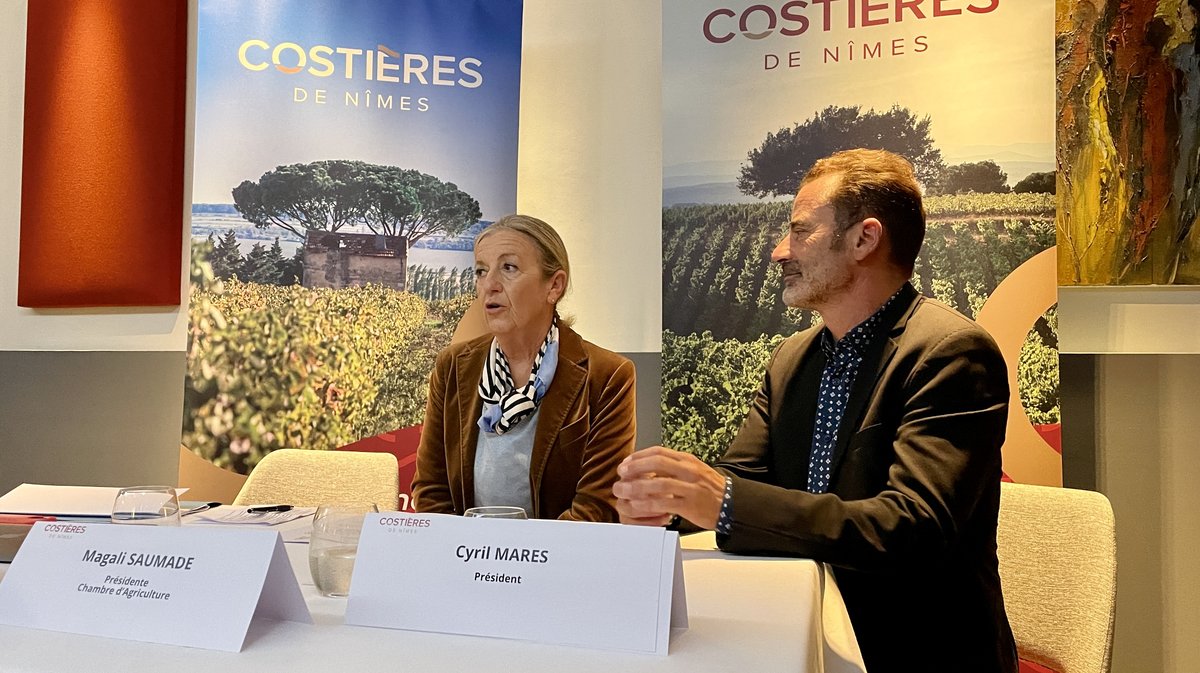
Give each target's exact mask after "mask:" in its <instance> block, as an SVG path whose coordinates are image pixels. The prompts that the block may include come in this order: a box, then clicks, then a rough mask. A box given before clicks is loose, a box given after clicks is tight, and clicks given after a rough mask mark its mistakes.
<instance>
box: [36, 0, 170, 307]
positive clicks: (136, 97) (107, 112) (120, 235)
mask: <svg viewBox="0 0 1200 673" xmlns="http://www.w3.org/2000/svg"><path fill="white" fill-rule="evenodd" d="M26 36H27V45H26V52H25V126H24V156H23V160H22V164H23V173H22V183H21V242H20V262H19V275H18V284H17V303H18V304H20V305H21V306H30V307H72V306H172V305H178V304H179V297H180V268H181V265H180V262H181V259H180V254H181V250H182V247H183V228H184V218H183V213H184V198H183V191H184V190H183V173H184V171H183V168H184V166H183V161H184V118H185V114H186V102H187V101H186V97H187V37H188V35H187V2H186V0H55V1H54V2H31V3H29V20H28V28H27V31H26Z"/></svg>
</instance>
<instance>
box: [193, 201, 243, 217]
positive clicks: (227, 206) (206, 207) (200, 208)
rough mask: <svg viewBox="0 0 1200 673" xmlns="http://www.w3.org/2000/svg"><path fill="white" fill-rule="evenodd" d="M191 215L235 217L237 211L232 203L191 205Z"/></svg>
mask: <svg viewBox="0 0 1200 673" xmlns="http://www.w3.org/2000/svg"><path fill="white" fill-rule="evenodd" d="M192 212H193V213H204V214H206V215H207V214H221V215H237V214H238V210H237V208H236V207H234V205H233V204H232V203H193V204H192Z"/></svg>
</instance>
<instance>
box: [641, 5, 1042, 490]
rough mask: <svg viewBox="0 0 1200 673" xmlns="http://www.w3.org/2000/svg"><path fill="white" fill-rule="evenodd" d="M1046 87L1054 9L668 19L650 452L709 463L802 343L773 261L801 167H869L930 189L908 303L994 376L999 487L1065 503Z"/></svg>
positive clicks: (825, 10) (743, 13) (670, 10)
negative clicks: (999, 428)
mask: <svg viewBox="0 0 1200 673" xmlns="http://www.w3.org/2000/svg"><path fill="white" fill-rule="evenodd" d="M1006 36H1021V37H1020V39H1008V38H1007V37H1006ZM1054 77H1055V71H1054V3H1053V2H1051V0H1037V1H1035V2H1025V3H1014V2H1003V1H1001V0H961V1H956V2H937V3H935V2H899V1H898V0H890V1H885V2H878V3H849V4H835V3H808V4H807V5H805V4H804V3H795V2H787V3H783V2H779V3H756V2H750V1H745V2H730V1H722V0H665V1H664V3H663V127H662V128H663V213H662V235H663V250H662V256H663V302H662V303H663V337H662V358H663V381H662V395H663V443H664V444H666V445H668V446H672V447H675V448H679V449H682V450H686V451H689V452H691V453H694V454H696V455H697V456H699V457H701V458H702V459H704V460H707V461H712V460H715V459H716V458H717V457H718V456H720V454H721V453H722V452H723V451H724V450H725V448H726V447H727V446H728V444H729V442H730V441H731V440H732V439H733V436H734V435H735V434H736V432H737V430H738V428H739V427H740V424H741V421H742V418H743V417H744V416H745V413H746V410H747V408H748V406H749V401H750V398H751V396H752V395H753V393H754V391H755V390H756V389H757V387H758V385H759V383H760V382H761V380H762V375H763V372H764V370H765V367H766V362H767V358H768V357H769V355H770V353H771V352H772V350H773V349H774V347H775V346H776V345H777V344H778V343H779V342H780V341H781V340H782V339H784V338H786V337H787V336H789V335H791V334H794V333H796V332H798V331H800V330H803V329H805V328H808V327H810V326H812V325H814V324H819V317H817V316H815V315H814V314H812V313H811V312H807V311H797V310H795V309H788V308H786V307H785V306H784V305H783V303H782V300H781V298H780V290H781V288H780V278H779V270H778V269H777V268H775V265H772V264H771V262H770V252H771V250H772V248H773V247H774V246H775V244H776V243H777V242H778V240H779V237H780V236H781V235H782V232H783V229H784V225H785V223H786V222H787V221H788V217H789V213H790V208H791V199H792V197H793V196H794V195H795V192H796V189H797V187H798V184H799V180H800V178H801V177H802V176H803V174H804V173H805V172H806V171H807V170H808V168H809V167H811V165H812V163H813V161H815V160H816V159H818V158H820V157H822V156H826V155H828V154H831V153H833V152H835V151H838V150H842V149H851V148H855V147H869V148H880V149H888V150H891V151H893V152H896V153H898V154H901V155H903V156H905V157H906V158H908V159H909V160H910V161H911V162H912V163H913V165H914V168H915V169H916V172H917V177H918V179H919V180H920V181H921V183H922V185H923V187H924V189H925V194H926V200H925V206H926V210H927V212H928V230H927V233H926V237H925V242H924V246H923V247H922V250H921V254H920V256H919V257H918V259H917V264H916V272H915V275H914V278H913V284H914V285H915V286H916V287H917V289H918V290H919V291H920V292H921V293H922V294H924V295H927V296H930V297H934V298H936V299H939V300H941V301H943V302H945V303H947V304H949V305H950V306H952V307H954V308H955V309H957V310H958V311H960V312H961V313H963V314H965V315H967V316H969V317H972V318H974V319H976V320H977V321H979V322H980V324H982V325H983V326H984V327H985V328H986V329H987V330H988V331H989V332H990V333H991V334H992V335H993V336H994V337H995V338H996V340H997V343H998V344H999V345H1000V347H1001V350H1002V351H1003V353H1004V357H1005V360H1006V361H1007V363H1008V366H1009V379H1010V385H1011V388H1012V391H1013V397H1012V400H1011V403H1010V405H1009V409H1010V411H1009V414H1010V416H1009V423H1008V429H1007V439H1006V443H1005V446H1004V471H1005V475H1006V478H1010V479H1012V480H1014V481H1019V482H1024V483H1037V484H1049V485H1061V483H1062V461H1061V439H1060V438H1061V432H1060V429H1061V420H1060V418H1059V403H1058V338H1057V319H1056V307H1057V304H1056V302H1057V299H1056V284H1055V264H1054V250H1053V246H1054V243H1055V230H1054V213H1055V211H1054V194H1053V192H1054V169H1055V145H1054V142H1055V138H1054V128H1055V113H1054V106H1055V99H1054V82H1055V80H1054ZM700 102H702V104H701V103H700Z"/></svg>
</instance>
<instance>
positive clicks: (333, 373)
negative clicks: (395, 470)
mask: <svg viewBox="0 0 1200 673" xmlns="http://www.w3.org/2000/svg"><path fill="white" fill-rule="evenodd" d="M198 14H199V18H198V22H199V25H198V49H197V83H196V101H197V103H196V125H195V126H196V138H195V170H194V183H193V204H192V274H191V277H192V288H191V301H190V304H189V323H190V331H189V340H188V352H187V379H186V382H185V408H184V418H183V444H184V445H185V446H186V447H188V448H189V449H190V450H191V451H193V452H194V453H196V454H198V455H200V456H201V457H203V458H205V459H208V460H210V461H212V462H213V463H215V464H216V465H217V466H219V467H222V468H226V469H228V470H232V471H234V472H238V473H241V474H246V473H248V472H249V471H250V470H251V469H253V467H254V466H255V465H256V464H257V463H258V461H259V460H261V459H262V457H263V456H265V455H266V454H268V453H270V452H271V451H274V450H275V449H279V448H303V449H338V448H348V449H351V450H376V451H388V452H391V453H393V454H395V455H397V457H398V459H399V461H400V465H401V476H400V478H401V482H402V485H403V490H405V491H406V490H407V487H408V486H407V485H408V481H409V479H410V478H411V474H412V465H413V453H414V451H415V448H416V439H417V438H418V437H419V430H420V429H419V427H418V426H419V424H420V423H421V420H422V415H423V411H424V408H425V398H426V394H427V386H428V384H427V380H428V376H429V372H430V371H431V370H432V368H433V359H434V356H435V355H436V354H437V352H438V351H439V350H440V349H442V348H443V347H445V346H446V345H447V344H449V342H450V337H451V335H452V333H453V331H454V328H455V326H456V325H457V324H458V322H459V319H460V318H461V316H462V315H463V313H464V311H465V310H466V308H467V306H468V304H469V303H470V300H471V298H472V297H473V293H474V285H473V275H472V267H473V264H474V258H473V256H472V252H471V249H472V240H473V238H474V236H475V234H476V233H478V232H479V231H480V230H482V228H483V227H485V226H487V225H488V224H489V223H490V222H492V221H494V220H496V219H498V218H499V217H501V216H503V215H505V214H508V213H510V212H512V211H513V210H514V209H515V208H516V168H517V166H516V163H517V123H518V102H519V100H518V97H519V89H520V86H519V85H520V68H521V19H522V2H521V0H414V1H408V2H393V1H391V0H347V1H342V2H337V3H310V2H305V1H302V0H250V1H247V0H238V1H237V2H233V1H231V0H200V3H199V11H198ZM406 470H407V472H406ZM407 504H408V503H407V498H406V497H404V496H402V502H401V506H402V507H403V506H406V505H407Z"/></svg>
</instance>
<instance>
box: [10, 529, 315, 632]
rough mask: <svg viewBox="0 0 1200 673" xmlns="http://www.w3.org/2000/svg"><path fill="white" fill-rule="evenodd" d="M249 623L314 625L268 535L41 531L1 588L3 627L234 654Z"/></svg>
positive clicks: (275, 537) (279, 546)
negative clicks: (256, 620) (262, 619)
mask: <svg viewBox="0 0 1200 673" xmlns="http://www.w3.org/2000/svg"><path fill="white" fill-rule="evenodd" d="M260 599H261V600H260ZM254 617H265V618H268V619H277V620H288V621H297V622H305V623H312V617H311V616H310V615H309V613H308V607H307V606H306V605H305V604H304V597H303V595H301V593H300V586H299V584H297V583H296V576H295V575H294V574H293V573H292V569H291V565H290V564H289V563H288V559H287V552H286V551H284V548H283V542H282V540H280V538H279V534H278V533H277V532H275V531H273V530H261V529H255V530H236V529H229V528H192V527H188V528H171V527H159V526H133V525H116V524H108V523H68V522H40V523H38V524H36V525H35V526H34V528H33V530H31V531H30V533H29V537H28V538H26V540H25V542H24V544H22V545H21V550H20V551H19V552H17V557H16V558H15V559H13V563H12V566H11V567H10V568H9V569H8V572H7V573H6V574H5V576H4V581H3V582H0V624H7V625H10V626H23V627H29V628H35V629H46V630H50V631H66V632H69V633H82V634H86V635H91V636H105V637H109V638H124V639H128V640H141V641H145V642H151V643H164V644H169V645H186V646H188V647H202V648H206V649H214V650H225V651H227V652H237V651H239V650H241V649H242V643H243V642H244V641H245V639H246V631H247V629H249V627H250V621H251V619H252V618H254ZM198 619H199V621H198Z"/></svg>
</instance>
